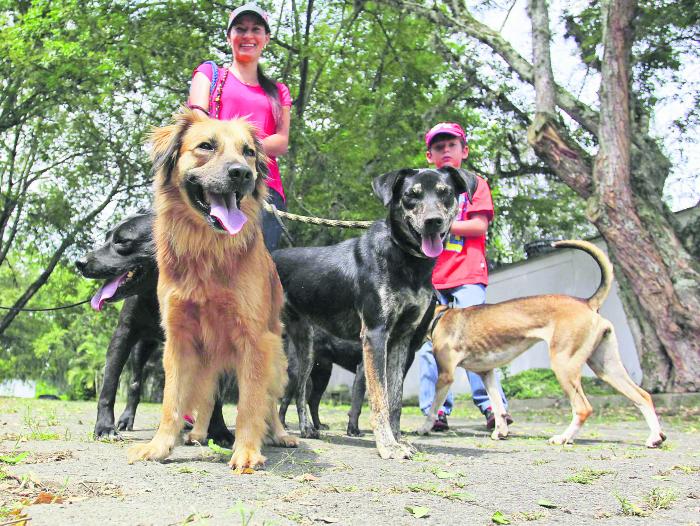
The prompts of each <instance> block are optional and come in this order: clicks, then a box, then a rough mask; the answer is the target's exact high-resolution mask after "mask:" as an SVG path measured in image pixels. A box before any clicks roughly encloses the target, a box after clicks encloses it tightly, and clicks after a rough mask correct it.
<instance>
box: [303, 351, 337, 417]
mask: <svg viewBox="0 0 700 526" xmlns="http://www.w3.org/2000/svg"><path fill="white" fill-rule="evenodd" d="M332 372H333V364H332V363H329V362H326V361H325V360H321V361H320V362H317V363H316V364H315V365H314V366H313V368H312V369H311V394H310V395H309V409H310V410H311V420H312V421H313V423H314V427H315V428H316V429H319V430H320V429H328V426H327V425H325V424H322V423H321V419H320V418H319V416H318V406H319V405H321V398H323V393H325V392H326V387H328V382H329V381H330V379H331V373H332Z"/></svg>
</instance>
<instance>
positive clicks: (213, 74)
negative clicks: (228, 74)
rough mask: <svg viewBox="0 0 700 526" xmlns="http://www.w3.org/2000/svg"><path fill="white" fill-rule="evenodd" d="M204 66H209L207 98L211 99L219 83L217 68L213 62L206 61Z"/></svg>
mask: <svg viewBox="0 0 700 526" xmlns="http://www.w3.org/2000/svg"><path fill="white" fill-rule="evenodd" d="M205 64H211V86H209V96H210V97H211V96H212V94H213V93H214V90H215V89H216V83H217V82H218V81H219V66H218V65H217V64H216V62H214V61H213V60H207V61H206V62H205Z"/></svg>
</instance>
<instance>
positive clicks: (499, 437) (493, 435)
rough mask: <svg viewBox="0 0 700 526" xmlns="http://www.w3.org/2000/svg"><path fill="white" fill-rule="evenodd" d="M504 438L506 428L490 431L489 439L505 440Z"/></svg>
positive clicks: (506, 435) (505, 436) (506, 432)
mask: <svg viewBox="0 0 700 526" xmlns="http://www.w3.org/2000/svg"><path fill="white" fill-rule="evenodd" d="M506 438H508V430H507V429H506V430H505V431H503V430H498V429H494V430H493V433H491V440H505V439H506Z"/></svg>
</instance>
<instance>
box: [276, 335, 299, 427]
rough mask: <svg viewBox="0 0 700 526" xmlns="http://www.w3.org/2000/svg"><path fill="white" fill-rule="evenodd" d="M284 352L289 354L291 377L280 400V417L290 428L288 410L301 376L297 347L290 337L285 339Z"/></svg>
mask: <svg viewBox="0 0 700 526" xmlns="http://www.w3.org/2000/svg"><path fill="white" fill-rule="evenodd" d="M284 354H285V355H286V356H287V376H288V377H289V380H288V381H287V385H286V386H285V388H284V395H283V396H282V400H281V401H280V409H279V419H280V422H281V423H282V426H283V427H284V428H285V429H288V426H287V422H286V420H287V410H288V409H289V404H290V403H291V401H292V398H293V397H294V396H295V395H296V392H297V382H298V376H299V364H298V363H297V352H296V348H295V347H294V345H293V344H292V342H291V339H290V338H289V337H287V338H285V339H284Z"/></svg>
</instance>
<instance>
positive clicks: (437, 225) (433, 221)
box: [423, 217, 445, 233]
mask: <svg viewBox="0 0 700 526" xmlns="http://www.w3.org/2000/svg"><path fill="white" fill-rule="evenodd" d="M423 225H424V228H425V231H426V232H431V233H434V232H441V231H442V229H443V227H444V226H445V219H444V218H442V217H429V218H427V219H426V220H425V222H424V223H423Z"/></svg>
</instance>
